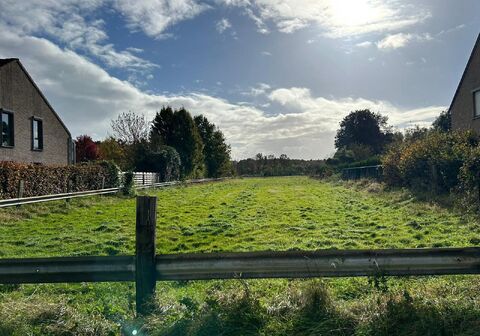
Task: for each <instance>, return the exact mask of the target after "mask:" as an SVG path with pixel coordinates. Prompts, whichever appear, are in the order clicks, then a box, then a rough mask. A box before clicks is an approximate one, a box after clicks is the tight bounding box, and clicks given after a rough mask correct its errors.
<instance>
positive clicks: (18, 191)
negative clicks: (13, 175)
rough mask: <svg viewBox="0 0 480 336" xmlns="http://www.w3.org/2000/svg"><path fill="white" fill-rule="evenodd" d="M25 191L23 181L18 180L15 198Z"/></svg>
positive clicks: (21, 195)
mask: <svg viewBox="0 0 480 336" xmlns="http://www.w3.org/2000/svg"><path fill="white" fill-rule="evenodd" d="M24 192H25V181H23V180H20V181H18V189H17V198H23V194H24Z"/></svg>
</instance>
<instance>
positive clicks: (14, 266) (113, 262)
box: [0, 256, 135, 284]
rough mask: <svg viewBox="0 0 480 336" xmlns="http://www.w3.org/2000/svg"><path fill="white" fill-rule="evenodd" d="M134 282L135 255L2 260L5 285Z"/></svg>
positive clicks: (0, 272)
mask: <svg viewBox="0 0 480 336" xmlns="http://www.w3.org/2000/svg"><path fill="white" fill-rule="evenodd" d="M133 280H135V257H133V256H112V257H56V258H28V259H0V283H2V284H24V283H58V282H105V281H133Z"/></svg>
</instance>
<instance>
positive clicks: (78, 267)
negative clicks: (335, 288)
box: [0, 247, 480, 284]
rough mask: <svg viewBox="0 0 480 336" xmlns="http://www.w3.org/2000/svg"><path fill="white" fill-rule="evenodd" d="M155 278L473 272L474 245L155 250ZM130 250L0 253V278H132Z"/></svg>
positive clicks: (479, 251)
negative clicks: (15, 255) (3, 256)
mask: <svg viewBox="0 0 480 336" xmlns="http://www.w3.org/2000/svg"><path fill="white" fill-rule="evenodd" d="M155 264H156V267H155V269H156V279H157V280H158V281H171V280H211V279H258V278H290V279H295V278H301V279H303V278H312V277H353V276H378V275H382V276H410V275H416V276H422V275H449V274H451V275H453V274H479V273H480V248H476V247H470V248H438V249H398V250H319V251H312V252H305V251H287V252H244V253H199V254H174V255H157V256H156V258H155ZM135 272H136V269H135V256H112V257H56V258H30V259H0V283H2V284H12V283H58V282H105V281H134V280H135Z"/></svg>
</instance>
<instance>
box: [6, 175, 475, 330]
mask: <svg viewBox="0 0 480 336" xmlns="http://www.w3.org/2000/svg"><path fill="white" fill-rule="evenodd" d="M149 194H152V195H156V196H158V219H157V225H158V227H157V251H158V252H157V253H183V252H213V251H261V250H289V249H303V250H315V249H326V248H337V249H359V248H405V247H447V246H452V247H453V246H458V247H461V246H477V245H480V225H479V223H478V221H477V220H476V219H474V218H469V217H467V216H464V215H462V214H460V213H457V212H454V211H452V210H449V209H444V208H441V207H439V206H436V205H431V204H427V203H422V202H418V201H415V199H414V198H413V197H412V196H411V195H409V194H408V193H405V192H400V191H398V192H385V191H382V188H381V187H380V186H379V185H375V184H373V185H370V186H367V187H363V188H354V187H347V186H345V185H344V184H341V183H333V182H323V181H319V180H312V179H309V178H306V177H288V178H265V179H235V180H231V181H227V182H221V183H210V184H204V185H193V186H188V187H172V188H168V189H161V190H156V191H149ZM0 223H1V224H0V257H2V258H7V257H33V256H36V257H38V256H70V255H121V254H133V251H134V233H135V200H134V199H133V198H129V199H127V198H121V197H113V196H108V197H93V198H89V199H82V200H79V199H77V200H72V202H71V203H69V204H65V202H54V203H48V204H43V205H40V204H38V205H31V206H24V207H22V208H18V209H17V208H11V209H3V210H0ZM380 280H381V281H379V280H378V279H377V281H376V282H375V281H374V282H373V284H372V283H370V282H369V281H368V279H342V280H325V281H322V282H321V283H318V282H311V281H310V282H302V281H288V280H257V281H254V280H252V281H247V282H244V281H209V282H189V283H185V282H175V283H163V284H159V286H158V291H159V293H160V294H161V295H159V298H158V300H159V302H158V306H159V309H160V310H161V313H159V316H157V317H156V318H154V319H152V320H150V321H148V323H149V325H150V326H151V328H153V329H155V330H156V331H155V332H150V333H149V334H156V333H158V334H161V335H164V334H165V335H182V334H194V335H217V334H219V335H220V333H216V331H215V330H219V329H222V330H230V329H228V328H233V329H232V330H230V331H229V332H227V333H224V334H225V335H282V334H292V335H323V333H327V332H331V333H332V334H342V335H343V334H345V335H349V334H352V333H356V334H358V335H383V334H385V335H388V334H389V333H386V332H388V331H389V329H388V328H389V327H390V325H389V324H388V323H387V325H386V326H383V325H381V324H379V322H378V321H375V316H378V312H381V311H383V313H385V314H387V313H392V314H393V315H395V316H397V315H398V314H400V315H401V314H402V312H403V313H405V312H404V311H402V312H397V313H395V312H388V311H386V310H385V309H387V310H388V309H389V306H388V304H387V302H388V300H394V302H397V301H398V302H400V304H401V306H400V307H396V306H395V307H394V308H398V309H404V310H405V309H407V313H406V316H405V319H406V320H408V321H410V322H409V323H408V325H409V327H410V328H411V327H413V326H416V324H415V322H412V321H411V320H415V318H418V319H420V320H419V321H420V322H419V325H418V326H416V328H418V330H414V331H415V332H416V331H421V330H427V329H421V328H422V326H425V324H426V325H427V326H428V323H429V322H428V321H430V320H432V321H433V320H435V319H437V320H438V319H440V320H441V321H444V322H442V323H445V325H443V326H441V328H444V329H441V330H440V329H438V328H440V327H438V325H437V326H435V328H437V327H438V328H437V329H438V330H440V331H438V333H435V332H434V333H430V335H437V334H442V333H443V334H445V335H449V334H450V333H449V331H452V330H454V329H455V328H457V329H455V330H457V331H458V330H463V331H462V332H459V333H456V335H461V334H465V335H467V334H469V332H470V331H472V330H473V329H470V328H473V327H475V326H476V327H480V322H478V321H480V314H479V305H480V303H479V302H480V299H479V298H480V294H479V291H480V286H479V281H478V279H477V277H475V276H474V277H468V276H463V277H444V278H422V279H412V280H408V279H400V280H388V281H387V282H385V281H384V280H383V279H380ZM375 283H376V286H374V284H375ZM312 284H313V285H312ZM304 286H307V287H308V288H309V289H308V290H312V289H311V288H310V287H312V286H313V287H315V289H313V294H312V295H310V296H311V297H316V295H317V296H319V300H320V301H321V300H324V299H325V296H326V295H327V294H328V296H331V298H332V300H339V301H338V303H335V304H333V303H328V304H332V308H329V309H330V311H329V312H328V314H327V312H326V311H320V312H318V311H316V310H315V309H317V310H318V309H320V308H319V307H320V306H321V307H326V306H327V304H326V303H325V302H323V301H321V302H320V301H319V302H317V303H315V302H314V303H312V304H313V306H315V307H317V306H318V307H317V308H315V309H314V308H312V309H314V312H313V313H315V314H317V313H318V314H320V313H321V316H320V315H319V316H317V315H315V316H314V317H313V318H312V317H311V316H310V315H308V314H307V313H305V314H306V315H301V316H299V315H295V314H300V313H302V312H303V310H302V309H306V308H305V307H304V306H302V304H303V305H305V304H307V303H305V302H304V301H305V300H303V301H302V299H301V298H300V297H299V298H298V300H297V301H295V300H294V299H292V298H293V297H295V295H297V294H298V295H300V294H301V293H305V291H307V292H308V290H307V289H305V288H306V287H304ZM406 290H410V292H409V293H410V294H405V291H406ZM444 291H445V292H444ZM466 291H468V296H467V294H466ZM384 292H385V293H384ZM239 293H243V294H242V295H243V296H242V295H240V294H239ZM289 293H290V294H289ZM295 293H296V294H295ZM299 293H300V294H299ZM315 293H316V294H315ZM319 293H320V294H319ZM402 293H403V294H402ZM442 293H443V294H442ZM239 295H240V297H238V296H239ZM245 295H246V296H247V299H248V300H247V301H248V302H247V301H245V300H246V299H245ZM405 295H407V296H405ZM437 296H438V298H437ZM459 298H461V301H460V302H457V301H455V302H454V303H453V304H449V303H448V302H449V301H448V300H450V299H451V300H457V299H459ZM425 299H428V300H430V299H432V300H434V299H435V300H438V302H437V303H438V304H439V306H438V309H439V310H438V311H435V310H432V311H431V310H429V309H433V308H432V307H430V308H429V307H428V305H426V304H425V303H424V302H423V301H422V300H425ZM242 300H244V301H245V302H244V301H242ZM292 300H293V301H292ZM375 300H377V301H375ZM395 300H397V301H395ZM405 300H406V301H405ZM418 300H420V301H418ZM445 300H447V301H445ZM417 301H418V302H417ZM133 302H134V297H133V284H80V285H41V286H31V285H25V286H0V335H10V334H11V333H14V332H17V333H18V335H23V334H24V333H23V331H24V329H22V328H27V330H28V328H30V329H31V328H36V329H35V330H34V331H33V332H32V334H38V335H40V334H53V335H56V334H65V333H62V332H63V331H64V330H65V328H67V329H68V328H71V330H73V331H71V333H72V334H85V335H90V334H91V335H95V334H109V332H111V333H110V334H115V333H116V331H115V330H118V326H119V325H129V322H127V321H129V320H131V319H132V317H133V311H134V308H133V306H132V304H133ZM205 302H207V303H206V304H205ZM302 302H303V303H302ZM322 302H323V303H322ZM329 302H330V301H329ZM332 302H333V301H332ZM368 302H370V303H369V305H370V306H364V305H365V304H367V303H368ZM382 302H383V303H382ZM236 304H239V305H240V306H238V307H237V306H235V305H236ZM309 304H310V303H309ZM12 305H13V306H15V309H13V310H12V308H11V307H12ZM232 305H233V307H236V308H235V309H240V312H239V313H238V314H240V315H241V316H243V318H245V319H248V318H251V319H252V320H251V321H250V322H248V324H247V325H246V326H243V327H241V330H234V329H235V327H234V326H232V325H234V323H230V324H229V320H228V314H229V310H228V309H231V308H232ZM252 305H253V306H252ZM255 305H258V306H255ZM408 305H411V307H410V306H408ZM42 307H50V308H49V309H47V310H48V311H51V312H52V314H53V315H52V316H50V317H49V318H50V321H51V323H50V324H52V325H55V326H56V327H55V328H58V329H54V330H53V329H48V325H44V324H42V322H40V320H39V319H38V318H37V319H35V316H36V315H35V314H36V313H38V314H47V315H48V311H47V312H45V311H43V310H42ZM218 307H223V308H222V309H223V310H222V311H223V312H224V313H225V314H224V315H225V316H223V315H222V314H220V313H219V310H218V309H219V308H218ZM282 307H283V308H282ZM302 307H303V308H302ZM374 307H376V308H374ZM409 307H410V308H409ZM310 308H311V307H310ZM310 308H309V309H310ZM390 308H391V307H390ZM434 308H435V307H434ZM447 308H448V309H450V311H449V313H448V314H450V315H449V316H450V317H448V319H447V320H443V318H446V317H445V316H447V315H445V316H443V315H442V314H446V313H447V312H448V311H447V310H444V309H447ZM215 309H217V310H215ZM242 309H244V310H245V309H246V311H243V312H242V311H241V310H242ZM322 309H323V308H322ZM382 309H383V310H382ZM409 309H410V310H411V311H413V313H414V314H416V315H415V316H411V314H410V315H409V313H408V310H409ZM418 309H421V311H420V312H419V311H418ZM57 310H58V312H57ZM62 311H63V312H64V313H63V315H62V313H61V312H62ZM280 311H281V312H280ZM466 311H468V314H467V313H466ZM230 313H232V314H233V315H232V317H231V318H233V319H235V314H234V312H233V311H232V312H230ZM257 313H258V314H260V315H258V316H257ZM413 313H412V314H413ZM12 314H14V315H12ZM205 314H207V315H205ZM215 314H217V315H215ZM245 314H246V315H245ZM278 314H279V315H278ZM292 314H293V315H292ZM302 314H303V313H302ZM322 314H323V315H322ZM325 314H326V315H325ZM436 314H438V315H436ZM204 315H205V316H206V317H205V316H204ZM222 316H223V317H222ZM292 316H293V317H292ZM309 316H310V317H309ZM395 316H390V317H388V316H387V317H385V318H386V319H387V320H388V318H394V317H395ZM442 316H443V317H442ZM457 317H458V318H459V319H461V321H460V320H458V321H457ZM204 318H205V319H204ZM225 318H227V320H225ZM299 318H300V319H302V318H309V319H310V320H308V321H306V322H305V323H304V325H305V326H308V328H307V329H305V330H303V329H302V328H303V327H302V325H294V321H293V320H294V319H297V320H298V319H299ZM32 319H33V320H32ZM209 319H213V320H209ZM317 320H318V321H320V322H321V323H320V322H318V321H317ZM65 321H68V322H69V323H70V325H68V323H67V322H65ZM212 321H213V322H212ZM232 321H233V320H232ZM232 321H230V322H232ZM315 321H317V322H318V323H319V324H318V323H316V322H315ZM362 321H363V322H362ZM475 321H477V322H475ZM132 323H133V324H135V323H138V321H137V322H132ZM209 323H210V324H209ZM212 323H213V324H212ZM215 323H217V324H215ZM222 323H223V324H222ZM332 323H333V324H332ZM369 323H374V324H375V325H374V326H372V325H370V324H369ZM457 323H458V324H459V326H458V327H455V326H456V325H457ZM475 323H476V324H475ZM133 324H132V328H133ZM440 324H441V323H440ZM215 326H216V327H215ZM220 326H222V327H221V328H220ZM379 326H380V327H381V328H383V329H381V330H380V331H379V330H377V329H375V328H376V327H379ZM46 328H47V329H46ZM88 328H90V329H88ZM92 328H93V329H92ZM182 328H183V329H182ZM202 328H207V329H202ZM208 328H210V329H208ZM372 328H373V329H372ZM452 328H453V329H452ZM458 328H460V329H458ZM437 329H434V330H437ZM205 330H206V331H205ZM442 330H443V331H442ZM477 330H478V329H477ZM407 331H409V332H410V333H404V334H405V335H407V334H411V332H412V330H407ZM407 331H406V332H407ZM202 332H203V333H202ZM382 332H383V333H382ZM67 334H68V333H67ZM423 334H425V333H423ZM419 335H420V333H419ZM472 335H474V334H473V333H472Z"/></svg>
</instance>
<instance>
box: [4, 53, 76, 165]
mask: <svg viewBox="0 0 480 336" xmlns="http://www.w3.org/2000/svg"><path fill="white" fill-rule="evenodd" d="M73 159H74V146H73V142H72V137H71V134H70V132H69V130H68V129H67V127H66V126H65V124H64V123H63V122H62V120H61V119H60V117H59V116H58V114H57V113H56V112H55V110H54V109H53V108H52V106H51V105H50V104H49V102H48V101H47V99H46V98H45V96H44V95H43V94H42V92H41V91H40V89H39V88H38V87H37V85H36V84H35V82H34V81H33V79H32V78H31V77H30V75H29V74H28V72H27V71H26V70H25V68H24V67H23V65H22V64H21V63H20V61H19V60H18V59H16V58H9V59H0V161H16V162H25V163H35V164H37V163H38V164H58V165H66V164H69V163H73Z"/></svg>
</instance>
